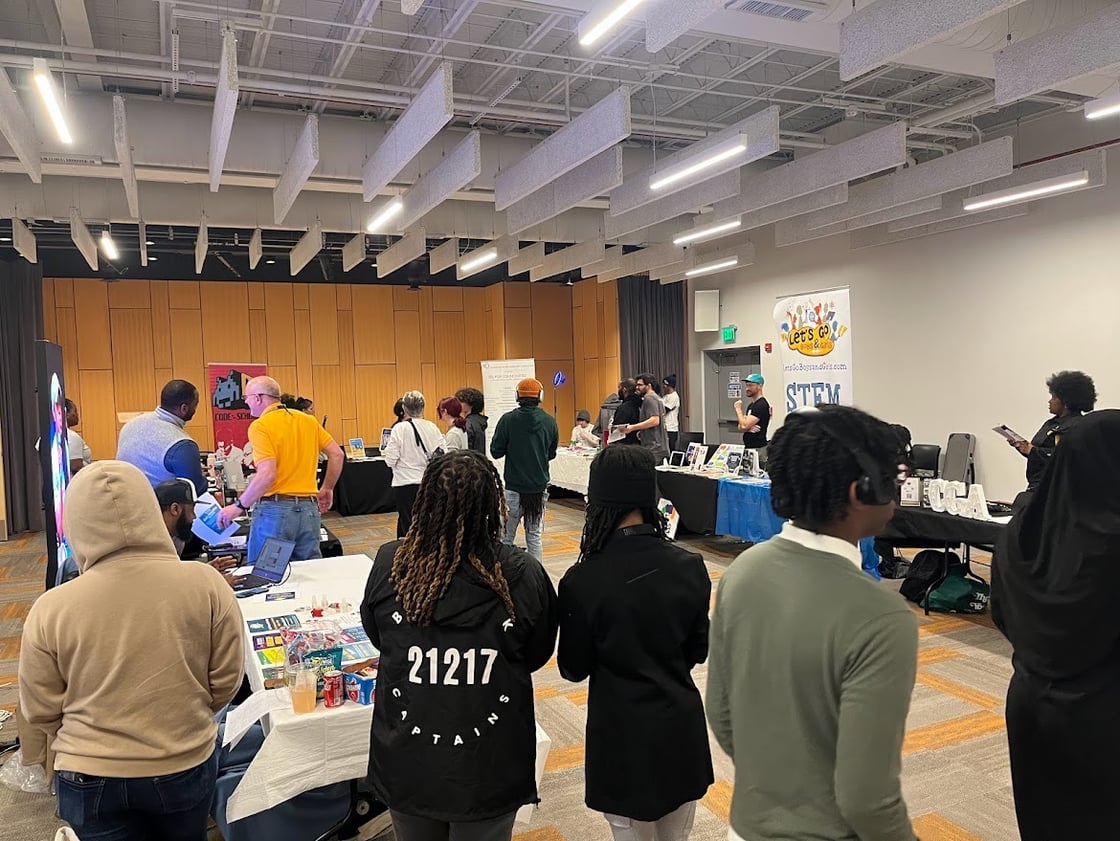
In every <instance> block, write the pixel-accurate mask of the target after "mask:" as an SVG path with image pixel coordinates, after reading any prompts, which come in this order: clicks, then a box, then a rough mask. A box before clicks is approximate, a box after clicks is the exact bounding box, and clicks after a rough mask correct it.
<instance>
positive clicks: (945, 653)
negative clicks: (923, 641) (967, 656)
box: [918, 645, 961, 666]
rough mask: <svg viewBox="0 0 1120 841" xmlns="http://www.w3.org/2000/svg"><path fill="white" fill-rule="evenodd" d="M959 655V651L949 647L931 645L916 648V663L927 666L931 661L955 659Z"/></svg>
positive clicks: (939, 661) (938, 661)
mask: <svg viewBox="0 0 1120 841" xmlns="http://www.w3.org/2000/svg"><path fill="white" fill-rule="evenodd" d="M960 656H961V653H960V652H959V651H954V650H953V649H951V648H944V647H942V646H938V645H932V646H929V647H928V648H919V649H918V665H919V666H928V665H930V664H931V663H941V662H944V661H945V660H956V659H957V658H959V657H960Z"/></svg>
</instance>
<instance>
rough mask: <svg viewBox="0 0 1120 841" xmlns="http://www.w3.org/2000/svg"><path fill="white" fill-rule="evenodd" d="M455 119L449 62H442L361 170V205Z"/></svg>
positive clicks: (369, 199) (387, 183)
mask: <svg viewBox="0 0 1120 841" xmlns="http://www.w3.org/2000/svg"><path fill="white" fill-rule="evenodd" d="M454 116H455V107H454V105H453V103H452V87H451V62H449V61H445V62H443V63H442V64H440V66H439V67H438V68H437V69H436V72H435V73H433V74H432V77H431V78H430V79H428V81H427V82H426V83H425V84H424V87H422V88H421V89H420V92H419V93H418V94H416V96H415V97H414V98H413V100H412V102H411V103H410V104H409V106H408V108H406V109H405V111H404V113H403V114H401V115H400V117H398V118H397V121H396V122H395V123H393V125H392V127H391V128H390V129H389V130H388V131H387V132H385V136H384V137H382V138H381V142H380V143H379V144H378V146H377V148H376V149H374V151H373V154H372V155H370V156H369V157H368V158H367V159H366V162H365V165H364V166H363V167H362V201H373V198H374V196H376V195H377V194H378V193H379V192H380V191H381V190H383V189H384V188H385V187H387V186H388V185H389V182H391V181H392V180H393V179H394V178H396V177H397V176H398V175H399V174H400V172H401V170H403V169H404V168H405V167H406V166H408V164H409V163H410V162H411V161H412V159H413V158H415V157H416V156H417V155H419V154H420V152H421V150H422V149H423V148H424V147H425V146H426V145H427V144H428V143H429V141H431V140H432V139H433V138H434V137H435V136H436V135H437V134H439V132H440V129H442V128H443V127H444V126H445V125H447V124H448V123H449V122H451V118H452V117H454Z"/></svg>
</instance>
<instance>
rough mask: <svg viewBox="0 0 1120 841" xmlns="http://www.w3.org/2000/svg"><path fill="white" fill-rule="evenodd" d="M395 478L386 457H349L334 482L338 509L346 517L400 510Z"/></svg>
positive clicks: (336, 508) (336, 509)
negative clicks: (395, 494) (360, 459)
mask: <svg viewBox="0 0 1120 841" xmlns="http://www.w3.org/2000/svg"><path fill="white" fill-rule="evenodd" d="M392 482H393V472H392V471H391V470H390V469H389V467H388V465H386V464H385V462H384V461H383V460H382V459H378V460H376V461H350V460H349V459H347V460H346V463H345V464H344V465H343V466H342V475H341V476H339V477H338V484H337V485H335V486H334V510H335V511H337V512H338V513H339V514H341V515H342V516H343V517H350V516H353V515H355V514H389V513H392V512H394V511H396V510H397V503H396V501H395V500H394V499H393V487H392Z"/></svg>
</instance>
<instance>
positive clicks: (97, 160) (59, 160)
mask: <svg viewBox="0 0 1120 841" xmlns="http://www.w3.org/2000/svg"><path fill="white" fill-rule="evenodd" d="M43 163H45V164H70V165H80V166H101V164H102V163H103V161H102V160H101V156H100V155H65V154H63V155H60V154H58V153H56V152H47V153H46V154H45V155H43Z"/></svg>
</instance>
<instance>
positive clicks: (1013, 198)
mask: <svg viewBox="0 0 1120 841" xmlns="http://www.w3.org/2000/svg"><path fill="white" fill-rule="evenodd" d="M1088 183H1089V173H1088V172H1086V171H1085V170H1082V171H1081V172H1076V173H1071V174H1069V175H1059V176H1058V177H1057V178H1046V179H1044V180H1042V181H1035V182H1033V183H1031V184H1025V185H1023V186H1022V187H1012V188H1010V189H1008V190H999V191H998V192H995V193H983V194H981V195H979V196H974V197H973V198H970V199H965V202H964V209H965V210H967V211H968V212H969V213H975V212H976V211H978V210H990V209H991V208H993V207H1006V206H1007V205H1009V204H1020V203H1021V202H1025V201H1030V200H1031V199H1037V198H1042V197H1043V196H1052V195H1054V194H1055V193H1064V192H1066V191H1067V190H1076V189H1077V188H1078V187H1084V186H1086V185H1087V184H1088Z"/></svg>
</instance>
